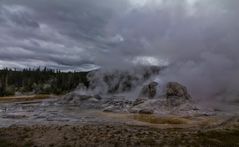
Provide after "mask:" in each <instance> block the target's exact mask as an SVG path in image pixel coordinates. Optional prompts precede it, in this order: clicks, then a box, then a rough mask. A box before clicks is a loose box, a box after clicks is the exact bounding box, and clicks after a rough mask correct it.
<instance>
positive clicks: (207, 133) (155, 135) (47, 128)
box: [0, 97, 239, 147]
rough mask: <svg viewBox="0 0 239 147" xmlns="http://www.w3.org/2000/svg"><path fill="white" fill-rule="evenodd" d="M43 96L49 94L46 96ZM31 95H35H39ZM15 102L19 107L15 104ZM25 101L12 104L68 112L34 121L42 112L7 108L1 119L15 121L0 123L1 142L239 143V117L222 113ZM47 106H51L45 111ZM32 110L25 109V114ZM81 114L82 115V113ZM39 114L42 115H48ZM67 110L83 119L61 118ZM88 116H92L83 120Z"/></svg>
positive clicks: (15, 145)
mask: <svg viewBox="0 0 239 147" xmlns="http://www.w3.org/2000/svg"><path fill="white" fill-rule="evenodd" d="M42 98H43V99H44V98H45V97H42ZM11 99H12V98H7V99H6V100H7V101H9V100H10V101H11ZM14 99H15V97H14ZM19 99H23V101H25V99H26V98H17V100H19ZM27 99H28V97H27ZM29 99H34V100H35V98H34V97H30V98H29ZM0 103H1V102H0ZM13 106H14V107H15V105H13ZM16 106H18V105H16ZM20 106H21V107H20V108H29V109H26V110H25V109H16V110H15V109H13V112H15V111H16V113H17V111H18V110H21V111H23V110H24V112H25V111H26V112H28V113H30V114H31V113H32V116H35V115H36V114H37V113H40V114H41V113H42V114H45V113H46V114H48V113H52V114H58V113H60V114H64V115H59V116H58V115H56V116H57V117H56V116H55V115H49V116H50V117H56V118H57V119H56V120H57V121H56V122H55V121H51V120H49V122H48V121H44V122H45V123H42V121H39V123H36V124H35V123H34V124H32V123H29V122H31V121H29V122H26V123H23V124H21V122H24V121H25V119H29V120H31V119H33V118H34V119H36V118H38V115H37V117H36V118H35V117H32V116H31V115H30V116H29V117H24V118H21V117H16V116H19V115H18V114H15V113H12V112H11V109H9V110H8V111H10V112H9V114H8V113H7V114H5V113H6V112H1V117H0V122H1V123H3V122H5V121H4V120H6V119H7V122H9V123H11V122H14V123H11V125H9V126H10V127H9V126H6V127H2V128H0V147H81V146H82V147H85V146H87V147H88V146H92V147H95V146H99V147H111V146H112V147H125V146H126V147H127V146H129V147H140V146H142V147H145V146H146V147H147V146H149V147H151V146H153V147H154V146H157V147H158V146H159V147H161V146H167V147H171V146H172V147H174V146H182V147H184V146H188V147H191V146H195V147H214V146H215V147H218V146H219V147H224V146H225V147H237V146H238V147H239V117H230V118H231V119H228V118H226V119H224V118H223V119H220V117H219V118H217V117H209V116H202V117H178V116H166V117H162V116H155V115H135V114H115V113H102V112H98V113H97V112H94V111H93V112H91V113H89V112H88V113H83V112H81V111H78V109H75V108H74V109H73V108H71V107H70V108H71V109H70V110H71V111H70V112H71V113H69V112H68V111H62V110H63V109H59V108H58V107H57V109H52V107H49V108H48V107H47V106H44V107H43V108H44V109H40V110H42V111H34V110H35V109H39V108H38V107H39V106H38V105H37V106H35V104H34V105H32V104H31V103H29V104H25V103H24V104H21V105H20ZM33 106H34V107H33ZM9 108H13V107H9ZM16 108H18V107H16ZM45 109H46V110H48V109H49V110H48V111H46V110H45ZM43 110H44V111H43ZM66 110H68V109H66ZM33 112H34V113H33ZM43 112H44V113H43ZM73 112H75V113H73ZM28 113H26V114H25V113H24V115H27V114H28ZM10 114H11V115H10ZM20 114H21V113H20ZM77 114H78V115H79V116H81V117H78V116H77ZM83 114H87V117H83V116H84V115H83ZM89 114H90V115H89ZM92 114H94V115H92ZM82 115H83V116H82ZM4 116H5V117H4ZM6 116H15V117H6ZM27 116H28V115H27ZM40 116H41V117H40V118H42V117H43V116H45V115H40ZM46 116H48V115H46ZM62 116H66V117H69V116H74V117H73V118H74V119H73V120H75V118H77V119H76V120H79V121H74V122H73V123H72V122H71V121H70V122H69V123H68V124H67V122H66V123H65V122H64V121H63V122H61V119H59V118H60V117H62ZM83 118H84V119H86V120H92V121H88V122H82V121H80V120H81V119H83ZM34 119H33V120H34ZM40 120H41V119H40ZM43 120H44V119H43ZM54 120H55V119H54ZM69 120H71V119H69ZM102 120H105V121H102ZM60 122H61V123H60Z"/></svg>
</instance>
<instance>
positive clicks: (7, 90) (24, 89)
mask: <svg viewBox="0 0 239 147" xmlns="http://www.w3.org/2000/svg"><path fill="white" fill-rule="evenodd" d="M87 74H88V73H87V72H67V73H66V72H61V71H60V70H53V69H48V68H43V69H42V68H36V69H30V68H29V69H23V70H16V69H8V68H5V69H1V70H0V96H12V95H24V94H56V95H60V94H65V93H68V92H70V91H72V90H73V89H75V88H76V87H77V86H78V85H79V83H81V84H83V85H85V86H87V84H88V81H87Z"/></svg>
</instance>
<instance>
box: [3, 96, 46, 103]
mask: <svg viewBox="0 0 239 147" xmlns="http://www.w3.org/2000/svg"><path fill="white" fill-rule="evenodd" d="M49 97H50V95H30V96H9V97H0V102H3V103H4V102H18V101H32V100H40V99H47V98H49Z"/></svg>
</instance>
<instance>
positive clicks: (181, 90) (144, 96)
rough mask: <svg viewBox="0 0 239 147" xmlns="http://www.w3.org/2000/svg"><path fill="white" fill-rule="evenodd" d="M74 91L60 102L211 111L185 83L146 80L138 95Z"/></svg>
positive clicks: (131, 109)
mask: <svg viewBox="0 0 239 147" xmlns="http://www.w3.org/2000/svg"><path fill="white" fill-rule="evenodd" d="M82 93H83V92H81V91H75V92H72V93H70V94H68V95H66V96H64V97H63V98H62V100H61V101H60V102H59V103H60V104H64V105H65V104H70V105H77V106H79V107H80V108H82V109H99V110H102V111H104V112H115V113H140V114H164V115H166V114H167V115H169V114H171V115H172V114H174V115H182V116H183V115H186V116H189V115H210V114H211V112H210V111H209V110H207V111H203V110H200V108H199V107H198V106H196V105H195V104H194V102H193V99H192V97H191V96H190V94H189V93H188V91H187V89H186V87H185V86H183V85H181V84H179V83H177V82H169V83H167V84H166V87H161V86H159V83H157V82H154V81H152V82H149V83H147V84H145V85H144V86H143V87H142V89H141V91H140V92H139V94H138V96H137V97H134V98H129V97H127V96H124V95H105V96H100V95H87V94H84V95H82Z"/></svg>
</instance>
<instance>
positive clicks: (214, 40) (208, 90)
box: [0, 0, 239, 100]
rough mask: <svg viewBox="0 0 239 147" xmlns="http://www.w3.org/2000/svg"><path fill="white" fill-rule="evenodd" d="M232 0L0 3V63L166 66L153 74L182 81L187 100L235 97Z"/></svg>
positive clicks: (238, 65)
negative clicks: (191, 97) (187, 93)
mask: <svg viewBox="0 0 239 147" xmlns="http://www.w3.org/2000/svg"><path fill="white" fill-rule="evenodd" d="M238 5H239V1H238V0H230V1H225V0H180V1H178V0H147V1H144V0H142V1H137V0H118V1H112V0H104V1H98V0H87V1H86V0H67V1H65V0H51V1H49V0H40V1H39V0H21V1H19V0H2V1H1V2H0V33H1V35H0V67H5V66H8V67H20V68H23V67H34V66H48V67H53V68H61V69H64V70H68V69H72V68H73V69H74V68H80V67H79V66H80V65H82V64H86V65H89V66H92V64H97V65H99V66H102V67H105V68H128V67H130V66H131V65H134V64H136V63H141V64H142V63H148V64H149V63H150V64H167V63H168V64H169V67H168V69H167V70H166V71H164V74H163V75H162V76H161V78H162V79H163V80H166V81H170V80H176V81H180V82H182V83H183V84H185V85H187V86H188V87H189V89H190V91H191V92H192V93H193V95H194V96H195V97H198V98H200V99H201V98H205V99H207V100H209V99H210V98H211V97H219V99H223V100H238V95H239V90H238V88H237V87H239V79H238V78H237V75H238V74H239V58H238V55H239V50H238V46H239V40H238V38H239V21H238V19H237V17H238V16H237V15H238V13H239V10H238V9H237V6H238ZM85 67H86V66H85ZM222 95H226V96H227V99H224V98H222Z"/></svg>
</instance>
